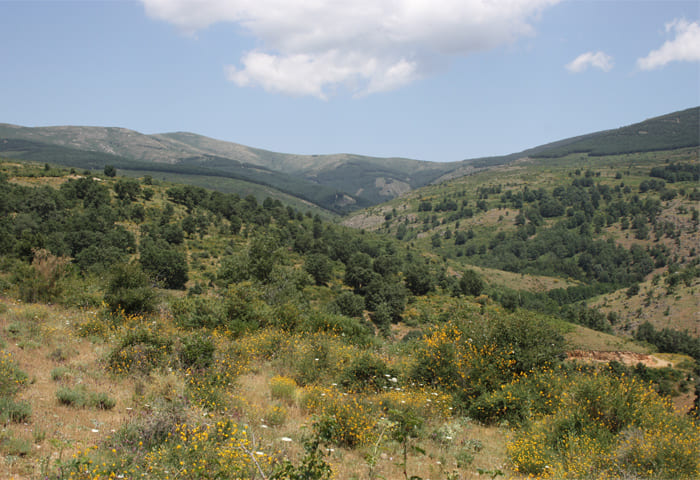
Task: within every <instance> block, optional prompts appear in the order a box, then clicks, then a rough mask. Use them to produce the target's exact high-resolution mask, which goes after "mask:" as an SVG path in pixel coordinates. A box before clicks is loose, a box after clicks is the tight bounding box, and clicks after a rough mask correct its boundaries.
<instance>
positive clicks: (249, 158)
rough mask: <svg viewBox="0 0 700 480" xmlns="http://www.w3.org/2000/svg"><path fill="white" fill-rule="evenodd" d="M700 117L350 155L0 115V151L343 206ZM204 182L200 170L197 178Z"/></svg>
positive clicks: (628, 140) (627, 148) (652, 134)
mask: <svg viewBox="0 0 700 480" xmlns="http://www.w3.org/2000/svg"><path fill="white" fill-rule="evenodd" d="M699 116H700V114H699V109H698V107H696V108H691V109H688V110H684V111H681V112H675V113H672V114H668V115H665V116H662V117H656V118H653V119H649V120H646V121H644V122H641V123H638V124H635V125H631V126H628V127H622V128H619V129H616V130H609V131H603V132H597V133H592V134H588V135H583V136H580V137H574V138H570V139H564V140H561V141H558V142H554V143H551V144H547V145H542V146H538V147H535V148H531V149H528V150H525V151H523V152H519V153H514V154H511V155H505V156H501V157H489V158H479V159H471V160H465V161H463V162H451V163H435V162H425V161H418V160H412V159H406V158H375V157H367V156H361V155H353V154H334V155H295V154H286V153H278V152H271V151H267V150H262V149H256V148H252V147H247V146H245V145H240V144H236V143H231V142H224V141H221V140H216V139H212V138H208V137H204V136H201V135H196V134H193V133H187V132H175V133H164V134H157V135H144V134H141V133H139V132H135V131H133V130H127V129H123V128H105V127H77V126H61V127H39V128H26V127H20V126H16V125H8V124H0V152H5V153H4V155H5V156H8V157H10V156H13V157H16V158H23V159H26V160H33V161H38V162H42V163H44V162H46V163H52V164H62V165H68V166H73V167H76V168H80V169H85V168H90V169H101V168H102V167H104V165H106V164H113V165H115V166H117V167H118V168H123V169H130V170H142V171H147V170H148V171H160V172H164V173H172V174H177V175H186V176H187V177H181V178H194V176H204V177H211V176H217V175H218V176H223V177H227V178H233V179H236V180H238V181H245V182H250V183H253V184H258V185H261V186H262V187H267V188H274V189H277V190H280V191H281V192H282V193H284V194H287V195H292V196H295V197H298V198H299V199H301V200H303V201H309V202H312V203H315V204H316V205H318V206H319V207H321V208H323V209H325V210H329V211H332V212H334V213H339V214H343V213H347V212H350V211H355V210H359V209H362V208H365V207H368V206H370V205H375V204H379V203H382V202H385V201H387V200H390V199H392V198H395V197H397V196H400V195H403V194H406V193H407V192H409V191H410V190H412V189H415V188H418V187H421V186H425V185H428V184H430V183H433V182H435V181H445V180H448V179H454V178H459V177H461V176H464V175H469V174H471V173H473V172H474V171H478V170H482V169H486V168H492V167H495V166H499V165H507V164H511V163H512V162H515V161H517V160H518V159H522V158H527V157H548V158H551V157H563V156H566V155H570V154H574V153H586V154H588V155H590V156H595V155H618V154H625V153H635V152H647V151H648V152H652V151H661V150H671V149H680V148H687V147H694V146H698V144H699V142H700V140H699V139H698V129H699V126H698V117H699ZM203 181H205V180H204V179H199V180H198V183H199V184H201V183H202V182H203Z"/></svg>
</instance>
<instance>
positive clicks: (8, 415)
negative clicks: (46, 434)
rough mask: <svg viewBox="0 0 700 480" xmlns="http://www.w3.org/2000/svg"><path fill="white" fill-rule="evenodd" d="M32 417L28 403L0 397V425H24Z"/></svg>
mask: <svg viewBox="0 0 700 480" xmlns="http://www.w3.org/2000/svg"><path fill="white" fill-rule="evenodd" d="M31 416H32V406H31V405H30V404H29V402H24V401H19V402H18V401H16V400H14V399H13V398H10V397H0V423H3V424H5V423H7V422H14V423H24V422H27V421H28V420H29V418H30V417H31Z"/></svg>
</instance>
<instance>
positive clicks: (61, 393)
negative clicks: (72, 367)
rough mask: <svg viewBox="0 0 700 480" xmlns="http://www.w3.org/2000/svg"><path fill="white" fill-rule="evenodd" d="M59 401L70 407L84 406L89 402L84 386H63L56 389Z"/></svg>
mask: <svg viewBox="0 0 700 480" xmlns="http://www.w3.org/2000/svg"><path fill="white" fill-rule="evenodd" d="M56 398H57V399H58V403H60V404H61V405H66V406H69V407H78V408H80V407H84V406H85V405H86V404H87V391H86V390H85V388H84V387H82V386H80V387H76V388H71V387H61V388H59V389H58V390H56Z"/></svg>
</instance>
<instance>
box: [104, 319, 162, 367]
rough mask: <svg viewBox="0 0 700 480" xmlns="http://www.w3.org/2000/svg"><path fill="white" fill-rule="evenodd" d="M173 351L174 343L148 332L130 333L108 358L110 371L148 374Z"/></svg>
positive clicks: (137, 331)
mask: <svg viewBox="0 0 700 480" xmlns="http://www.w3.org/2000/svg"><path fill="white" fill-rule="evenodd" d="M171 350H172V341H171V340H170V339H166V338H163V337H160V336H158V335H157V334H155V333H153V332H150V331H148V330H144V329H142V330H136V331H130V332H128V333H127V334H126V335H125V337H124V338H123V339H122V340H121V341H120V342H119V344H118V345H117V346H116V347H115V348H114V350H112V352H111V353H110V354H109V356H108V358H107V364H108V366H109V369H110V370H111V371H112V372H114V373H117V374H125V373H130V372H132V371H138V372H141V373H148V372H150V371H151V370H152V369H153V368H156V367H158V366H160V365H161V364H162V363H163V362H164V360H165V359H166V357H167V356H168V355H169V354H170V352H171Z"/></svg>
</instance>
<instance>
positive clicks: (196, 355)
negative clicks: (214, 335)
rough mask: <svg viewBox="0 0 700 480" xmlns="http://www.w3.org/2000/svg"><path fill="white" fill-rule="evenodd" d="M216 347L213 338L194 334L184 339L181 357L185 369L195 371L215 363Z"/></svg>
mask: <svg viewBox="0 0 700 480" xmlns="http://www.w3.org/2000/svg"><path fill="white" fill-rule="evenodd" d="M215 351H216V347H215V345H214V342H213V341H212V339H211V337H209V336H205V335H201V334H193V335H189V336H186V337H183V338H182V345H181V347H180V352H179V357H180V362H181V363H182V366H183V367H184V368H191V369H193V370H198V369H203V368H207V367H209V366H210V365H211V364H212V362H213V361H214V352H215Z"/></svg>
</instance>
